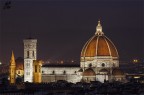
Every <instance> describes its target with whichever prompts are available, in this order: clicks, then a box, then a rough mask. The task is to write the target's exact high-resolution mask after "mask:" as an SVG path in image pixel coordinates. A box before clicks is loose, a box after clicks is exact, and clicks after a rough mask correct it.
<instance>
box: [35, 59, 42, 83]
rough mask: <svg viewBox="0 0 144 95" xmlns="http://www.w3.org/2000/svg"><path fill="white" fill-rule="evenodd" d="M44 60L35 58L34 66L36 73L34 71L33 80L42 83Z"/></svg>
mask: <svg viewBox="0 0 144 95" xmlns="http://www.w3.org/2000/svg"><path fill="white" fill-rule="evenodd" d="M42 63H43V61H42V60H34V61H33V64H34V65H33V68H34V71H33V72H34V73H33V82H34V83H41V82H42V76H41V74H42V73H41V66H42Z"/></svg>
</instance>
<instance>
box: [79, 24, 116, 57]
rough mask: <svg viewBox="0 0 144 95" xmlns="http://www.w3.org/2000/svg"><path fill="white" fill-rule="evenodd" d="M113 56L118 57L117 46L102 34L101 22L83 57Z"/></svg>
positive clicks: (83, 52)
mask: <svg viewBox="0 0 144 95" xmlns="http://www.w3.org/2000/svg"><path fill="white" fill-rule="evenodd" d="M95 56H112V57H118V52H117V49H116V47H115V45H114V44H113V43H112V41H111V40H110V39H108V38H107V37H106V36H105V35H104V33H103V32H102V26H101V25H100V21H99V23H98V26H97V27H96V33H95V35H94V36H93V37H92V38H90V39H89V40H88V41H87V42H86V44H85V45H84V47H83V49H82V52H81V57H95Z"/></svg>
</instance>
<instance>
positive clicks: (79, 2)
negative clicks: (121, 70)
mask: <svg viewBox="0 0 144 95" xmlns="http://www.w3.org/2000/svg"><path fill="white" fill-rule="evenodd" d="M5 1H6V0H0V61H2V62H3V63H8V62H9V60H10V56H11V51H12V50H13V51H14V53H15V57H16V58H17V57H23V39H25V38H28V37H29V35H30V34H31V35H32V37H33V38H36V39H37V40H38V53H37V55H38V59H42V60H44V61H46V60H71V59H73V60H77V61H79V59H80V52H81V49H82V47H83V45H84V44H85V43H86V41H87V40H88V39H89V38H91V37H92V36H93V35H94V34H95V27H96V25H97V21H98V20H99V19H100V20H101V24H102V26H103V32H104V33H105V35H106V36H107V37H108V38H110V39H111V40H112V41H113V43H114V44H115V46H116V47H117V49H118V52H119V55H120V61H129V60H131V59H133V58H138V59H142V58H144V2H143V0H9V1H11V8H10V9H3V6H4V4H5ZM7 1H8V0H7Z"/></svg>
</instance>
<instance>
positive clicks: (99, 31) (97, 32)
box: [95, 20, 104, 35]
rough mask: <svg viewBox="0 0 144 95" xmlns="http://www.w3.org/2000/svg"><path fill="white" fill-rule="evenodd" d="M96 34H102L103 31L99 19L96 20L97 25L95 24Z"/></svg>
mask: <svg viewBox="0 0 144 95" xmlns="http://www.w3.org/2000/svg"><path fill="white" fill-rule="evenodd" d="M95 34H96V35H103V34H104V33H103V32H102V26H101V23H100V20H99V21H98V25H97V26H96V33H95Z"/></svg>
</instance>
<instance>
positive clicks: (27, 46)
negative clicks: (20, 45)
mask: <svg viewBox="0 0 144 95" xmlns="http://www.w3.org/2000/svg"><path fill="white" fill-rule="evenodd" d="M23 42H24V82H33V60H36V59H37V56H36V55H37V49H36V48H37V39H32V38H29V39H25V40H24V41H23Z"/></svg>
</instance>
